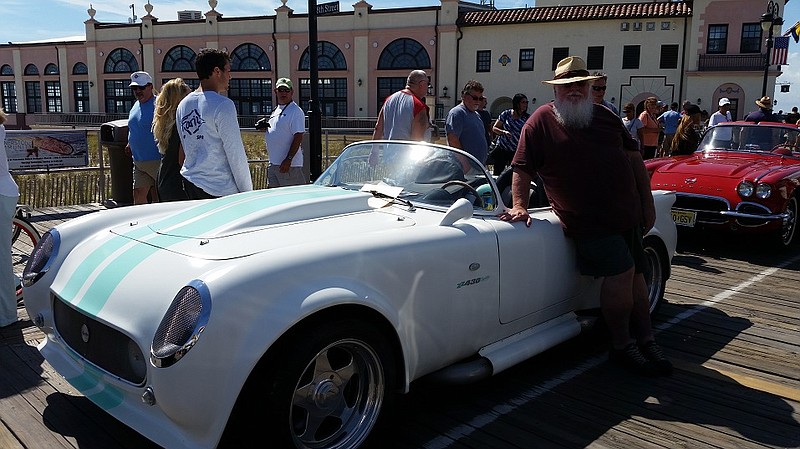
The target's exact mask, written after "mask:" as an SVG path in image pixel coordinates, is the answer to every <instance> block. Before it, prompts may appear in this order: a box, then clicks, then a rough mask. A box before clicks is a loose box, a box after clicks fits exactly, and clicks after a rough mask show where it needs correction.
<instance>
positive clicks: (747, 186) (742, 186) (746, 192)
mask: <svg viewBox="0 0 800 449" xmlns="http://www.w3.org/2000/svg"><path fill="white" fill-rule="evenodd" d="M753 190H755V189H754V187H753V183H752V182H750V181H742V182H740V183H739V185H738V186H736V191H737V192H738V193H739V195H741V196H743V197H744V198H749V197H751V196H753Z"/></svg>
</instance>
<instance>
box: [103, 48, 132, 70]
mask: <svg viewBox="0 0 800 449" xmlns="http://www.w3.org/2000/svg"><path fill="white" fill-rule="evenodd" d="M137 70H139V62H137V61H136V58H135V57H134V56H133V53H131V52H130V51H129V50H128V49H127V48H117V49H116V50H114V51H112V52H111V53H109V54H108V58H106V64H105V66H104V67H103V72H104V73H132V72H136V71H137Z"/></svg>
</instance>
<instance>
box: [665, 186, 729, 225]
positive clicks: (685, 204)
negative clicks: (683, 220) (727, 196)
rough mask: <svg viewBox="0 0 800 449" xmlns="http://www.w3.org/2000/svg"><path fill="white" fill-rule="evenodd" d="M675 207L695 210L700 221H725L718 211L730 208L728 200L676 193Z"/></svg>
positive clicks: (710, 222) (712, 222) (711, 222)
mask: <svg viewBox="0 0 800 449" xmlns="http://www.w3.org/2000/svg"><path fill="white" fill-rule="evenodd" d="M672 207H673V208H675V209H686V210H692V211H695V212H697V221H698V222H700V223H709V224H714V223H725V222H727V221H728V219H727V218H726V217H724V216H722V215H720V214H719V213H718V212H722V211H727V210H730V206H729V205H728V202H727V201H726V200H724V199H722V198H718V197H713V196H697V195H685V194H680V193H679V194H676V195H675V204H673V205H672Z"/></svg>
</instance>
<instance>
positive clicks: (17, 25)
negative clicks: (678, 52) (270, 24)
mask: <svg viewBox="0 0 800 449" xmlns="http://www.w3.org/2000/svg"><path fill="white" fill-rule="evenodd" d="M317 1H318V2H319V3H325V2H327V1H329V0H317ZM367 1H368V2H369V3H370V4H371V5H373V7H374V8H377V9H380V8H390V7H393V6H397V4H398V3H397V2H396V1H392V0H367ZM473 1H474V2H476V3H477V2H479V1H480V0H473ZM356 2H357V0H340V7H341V8H342V10H343V11H346V10H352V4H353V3H356ZM90 3H91V5H92V7H93V8H94V9H95V10H96V11H97V13H96V14H95V19H97V20H98V21H100V22H106V23H114V22H120V23H126V22H128V19H129V18H130V17H131V15H132V12H135V13H136V15H137V16H138V17H141V16H143V15H145V14H146V12H145V10H144V5H145V4H146V3H147V0H144V1H143V0H3V6H2V14H3V24H2V27H0V42H9V41H10V42H28V41H37V40H47V39H54V38H64V37H73V36H81V37H83V36H84V33H85V28H84V25H83V22H84V21H85V20H87V19H88V18H89V14H88V13H87V12H86V10H87V9H89V4H90ZM586 3H591V0H587V2H586ZM764 3H765V7H766V2H764ZM131 4H133V5H134V8H133V11H132V10H131V8H130V5H131ZM151 4H153V15H154V16H156V17H158V18H160V19H161V20H165V21H166V20H177V17H178V15H177V11H182V10H199V11H202V12H206V11H208V10H209V9H210V7H209V6H208V2H207V1H205V0H151ZM402 4H403V6H432V5H439V2H438V1H437V0H405V1H404V2H402ZM534 4H535V1H534V0H527V1H525V0H495V6H496V7H498V8H518V7H525V6H532V5H534ZM280 5H281V2H280V0H218V5H217V8H216V9H217V11H219V12H221V13H222V14H224V15H225V16H227V17H243V16H262V15H271V14H274V13H275V8H277V7H278V6H280ZM287 6H289V7H290V8H293V9H294V10H295V11H296V12H306V11H307V10H308V1H307V0H300V1H298V0H289V1H288V2H287ZM43 12H44V13H43ZM762 12H763V11H755V12H754V13H753V21H756V20H758V19H759V18H760V15H761V13H762ZM781 13H782V15H783V18H784V21H785V23H786V25H785V27H789V26H791V25H793V24H795V23H796V22H797V21H800V0H793V1H790V2H789V4H788V5H787V6H786V9H785V10H783V11H781ZM782 69H783V75H781V76H780V77H779V78H778V82H779V83H790V84H791V87H790V92H789V93H781V92H780V89H777V90H778V92H776V93H775V94H774V98H775V99H776V100H778V105H777V106H776V110H777V109H783V110H784V111H788V110H790V109H791V108H792V106H798V107H800V44H797V43H795V42H794V41H793V40H792V41H791V42H790V44H789V57H788V64H787V65H785V66H782Z"/></svg>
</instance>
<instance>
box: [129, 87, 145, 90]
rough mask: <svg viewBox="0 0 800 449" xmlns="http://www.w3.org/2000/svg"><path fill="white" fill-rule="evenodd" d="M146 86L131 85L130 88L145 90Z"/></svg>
mask: <svg viewBox="0 0 800 449" xmlns="http://www.w3.org/2000/svg"><path fill="white" fill-rule="evenodd" d="M146 88H147V86H131V89H132V90H145V89H146Z"/></svg>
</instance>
